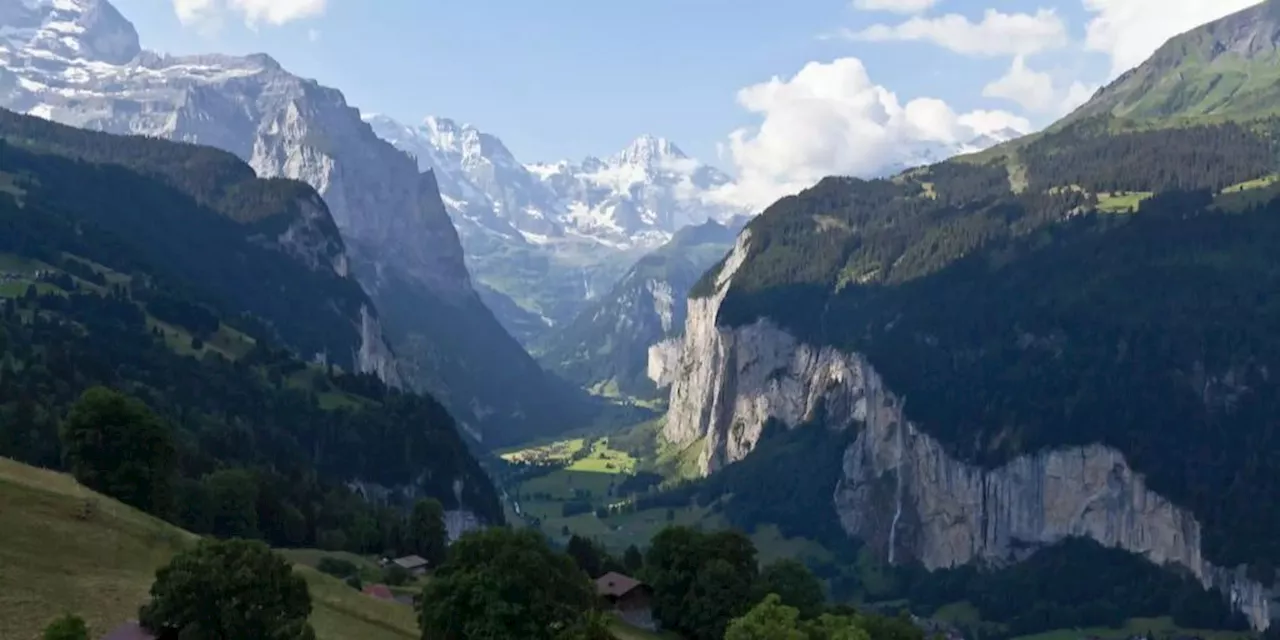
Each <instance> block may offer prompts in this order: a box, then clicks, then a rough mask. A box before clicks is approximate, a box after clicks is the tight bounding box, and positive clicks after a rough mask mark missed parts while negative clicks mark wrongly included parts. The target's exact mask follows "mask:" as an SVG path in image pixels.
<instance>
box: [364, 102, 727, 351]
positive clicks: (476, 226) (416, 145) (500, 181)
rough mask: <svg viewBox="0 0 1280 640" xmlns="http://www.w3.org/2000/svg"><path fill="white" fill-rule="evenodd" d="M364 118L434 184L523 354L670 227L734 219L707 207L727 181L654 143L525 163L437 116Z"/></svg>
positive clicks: (646, 140) (493, 141) (491, 140)
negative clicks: (600, 155) (417, 120)
mask: <svg viewBox="0 0 1280 640" xmlns="http://www.w3.org/2000/svg"><path fill="white" fill-rule="evenodd" d="M365 120H366V121H367V122H369V124H370V125H371V126H372V127H373V129H374V131H375V132H377V133H378V135H379V136H381V137H382V138H383V139H385V140H387V141H389V142H391V143H392V144H394V145H395V146H396V147H397V148H399V149H401V150H403V151H405V152H407V153H409V154H410V155H412V156H414V157H415V158H417V160H418V164H419V167H420V168H422V169H423V170H427V169H430V170H432V171H434V172H435V174H436V175H437V176H438V177H439V180H440V190H441V193H442V194H443V196H444V200H445V203H446V205H447V207H448V210H449V214H450V216H452V218H453V221H454V224H455V225H456V226H457V228H458V230H459V233H460V235H461V238H462V244H463V247H464V248H465V250H466V255H467V262H468V265H469V266H470V268H471V270H472V272H473V273H474V274H475V276H476V279H477V281H478V282H480V283H482V285H483V286H484V287H485V288H487V291H485V292H484V295H485V297H486V299H487V300H490V301H492V304H491V307H492V308H494V310H495V313H496V314H497V315H498V317H499V319H500V320H501V321H502V322H503V324H504V326H506V327H507V328H508V330H510V331H511V332H512V333H513V334H514V335H516V336H517V337H518V338H520V339H521V340H522V341H523V342H524V343H525V344H527V345H532V344H535V343H537V342H539V341H540V340H541V339H542V338H545V337H546V334H548V333H549V331H550V330H552V329H553V328H554V327H559V326H561V325H564V324H565V323H567V322H569V321H570V320H572V319H573V318H574V317H575V316H576V315H577V314H578V313H579V312H580V311H581V310H582V308H583V307H584V306H585V304H586V303H587V301H588V300H590V299H593V298H595V297H596V296H598V295H602V294H603V293H605V292H607V291H608V290H609V288H610V287H612V286H613V285H614V284H615V283H616V282H617V280H618V278H619V277H621V276H622V274H623V272H624V271H625V269H626V265H629V264H630V263H631V262H633V261H634V260H636V259H637V258H639V257H640V256H641V255H643V254H644V252H646V251H648V250H651V249H653V248H655V247H657V246H658V245H661V244H662V243H663V242H666V241H667V240H668V239H670V238H671V236H672V235H673V234H674V233H675V232H677V231H678V230H680V229H681V228H683V227H685V226H688V225H691V224H700V223H702V222H705V221H706V220H708V219H711V220H721V221H724V220H727V219H729V218H730V217H732V216H734V215H739V214H742V213H745V211H744V210H741V209H739V208H736V207H732V206H727V205H724V204H720V203H718V202H717V201H716V199H715V198H714V191H715V190H716V189H718V188H719V187H721V186H723V185H725V184H727V183H728V182H729V178H728V177H727V176H725V175H724V174H723V173H721V172H719V171H718V170H716V169H714V168H712V167H710V166H707V165H705V164H703V163H701V162H698V161H697V160H694V159H692V158H689V157H688V156H686V155H685V154H684V153H683V152H682V151H681V150H680V149H679V148H678V147H676V146H675V145H674V144H672V143H671V142H669V141H667V140H664V139H661V138H656V137H654V136H641V137H640V138H637V139H636V140H635V141H633V142H632V143H631V144H630V145H628V147H627V148H626V149H624V150H622V151H621V152H619V153H617V154H615V155H614V156H612V157H610V158H608V159H605V160H600V159H597V158H587V159H586V160H584V161H582V162H580V163H577V162H567V161H565V162H558V163H553V164H531V165H526V164H522V163H521V162H520V161H518V160H517V159H516V158H515V156H514V155H513V154H512V153H511V151H510V150H508V149H507V147H506V146H505V145H504V144H503V143H502V141H501V140H499V139H498V138H497V137H496V136H493V135H491V134H489V133H485V132H482V131H480V130H479V129H476V128H475V127H473V126H470V125H465V124H459V123H457V122H455V121H453V120H449V119H446V118H436V117H431V118H427V119H425V120H424V121H423V123H422V124H420V125H418V126H408V125H404V124H401V123H399V122H396V121H395V120H392V119H390V118H387V117H385V116H378V115H366V116H365ZM500 296H501V297H505V298H506V299H505V300H502V299H499V297H500ZM521 310H523V311H521Z"/></svg>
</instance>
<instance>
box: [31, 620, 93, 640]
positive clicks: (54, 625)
mask: <svg viewBox="0 0 1280 640" xmlns="http://www.w3.org/2000/svg"><path fill="white" fill-rule="evenodd" d="M41 637H42V638H43V639H44V640H89V626H88V625H86V624H85V623H84V619H83V618H81V617H80V616H77V615H73V614H70V613H68V614H67V615H64V616H62V617H61V618H58V619H57V620H54V621H53V622H50V623H49V626H47V627H45V628H44V635H43V636H41Z"/></svg>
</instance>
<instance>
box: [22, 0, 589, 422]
mask: <svg viewBox="0 0 1280 640" xmlns="http://www.w3.org/2000/svg"><path fill="white" fill-rule="evenodd" d="M0 24H4V25H6V26H9V27H10V28H9V29H7V30H6V31H5V33H4V36H3V38H0V106H3V107H6V108H10V109H13V110H15V111H19V112H23V113H30V114H32V115H38V116H40V117H43V118H47V119H50V120H54V121H57V122H62V123H64V124H70V125H73V126H78V127H81V128H88V129H96V130H102V131H106V132H109V133H130V134H138V133H141V134H145V135H150V136H155V137H161V138H168V139H175V140H180V141H185V142H195V143H200V144H205V145H209V146H213V147H216V148H220V149H224V150H226V151H229V152H231V153H233V154H235V155H236V156H238V157H240V158H241V159H243V160H245V161H246V162H248V164H249V165H250V166H252V167H253V168H254V170H255V171H257V173H258V174H259V175H263V176H276V177H288V178H294V179H298V180H301V181H303V182H306V183H308V184H310V185H312V186H313V187H314V188H315V189H316V190H317V191H318V192H319V193H320V194H321V196H322V197H323V198H324V200H325V203H326V204H327V207H328V210H329V212H330V213H331V215H332V217H333V220H334V222H335V223H336V225H337V227H338V229H339V231H340V232H341V234H342V237H343V240H344V241H345V244H346V248H347V251H348V253H349V255H350V268H351V271H352V273H354V274H355V276H356V278H357V279H358V280H359V281H360V282H361V284H362V285H363V286H364V287H365V289H366V290H367V291H368V293H369V294H370V296H371V297H372V298H373V300H374V303H375V304H376V306H377V308H378V309H379V311H380V312H381V313H380V316H381V318H382V320H383V323H384V325H385V326H386V327H387V328H388V333H389V335H388V338H389V340H390V342H391V343H393V344H394V345H395V346H396V351H397V355H398V356H399V357H400V359H401V360H403V365H404V369H405V371H406V372H407V382H408V383H409V384H410V386H412V387H414V388H416V389H425V390H428V391H431V392H433V393H434V394H435V395H437V397H439V398H440V399H441V400H442V401H444V402H445V403H446V404H447V405H448V407H449V409H450V411H452V412H454V414H455V415H456V416H457V418H458V420H459V422H460V423H461V424H463V425H466V426H468V427H469V430H470V432H471V433H472V434H473V435H478V436H481V437H484V438H486V440H489V439H494V438H496V439H497V440H502V439H504V438H513V437H514V438H523V437H526V436H533V435H535V434H533V433H531V432H530V433H522V431H525V430H529V429H532V430H537V429H539V428H546V427H545V426H543V425H551V424H556V421H555V420H554V419H553V417H558V416H559V415H560V412H559V410H558V408H557V405H559V406H561V407H576V409H574V408H571V409H570V410H569V414H570V415H571V416H573V417H572V418H571V419H570V420H576V419H578V418H582V419H584V420H585V419H586V417H585V416H586V414H587V413H589V412H590V411H592V410H593V409H591V408H590V405H589V403H588V401H587V399H586V398H585V397H581V396H580V395H579V394H578V393H576V392H575V391H574V390H573V389H572V388H570V387H568V386H567V385H563V384H561V383H560V382H559V381H557V380H555V379H554V377H552V376H549V375H548V374H546V373H544V372H542V371H541V369H540V368H539V367H538V366H537V364H536V363H535V362H534V361H533V359H532V358H531V357H530V356H529V355H528V354H527V353H525V352H524V350H523V348H522V347H520V345H519V344H518V343H517V342H516V341H515V340H514V339H512V338H511V337H510V336H509V335H508V334H507V332H506V331H505V329H503V327H502V326H501V325H500V324H499V323H498V322H497V320H496V319H495V318H494V317H493V314H492V312H491V311H490V310H489V308H488V307H486V306H485V305H484V304H483V303H482V302H481V301H480V299H479V297H478V296H477V295H476V293H475V291H474V289H473V287H472V285H471V279H470V274H469V273H468V270H467V265H466V263H465V261H464V254H463V249H462V246H461V244H460V243H459V240H458V234H457V230H456V229H455V228H454V226H453V224H452V222H451V220H450V218H449V215H448V213H447V211H446V209H445V206H444V204H443V202H441V201H440V196H439V192H438V189H437V188H436V187H437V183H436V176H434V175H432V174H431V173H430V172H425V173H424V172H421V171H419V169H418V166H417V164H416V163H415V162H414V161H413V160H412V159H411V158H410V157H408V156H407V155H406V154H404V153H403V152H401V151H399V150H397V149H395V148H394V147H393V146H392V145H390V144H389V143H387V142H385V141H383V140H382V139H381V138H379V137H377V136H376V135H375V134H374V132H373V130H372V128H370V127H369V125H367V124H366V123H364V122H363V121H362V120H361V119H360V117H359V112H358V111H357V110H356V109H354V108H353V107H351V106H349V105H348V104H347V103H346V100H345V98H344V97H343V95H342V93H341V92H339V91H338V90H336V89H332V88H328V87H324V86H322V85H320V84H319V83H318V82H316V81H314V80H308V79H303V78H300V77H297V76H294V75H292V74H290V73H288V72H287V71H286V70H284V69H283V68H282V67H281V66H280V65H279V64H278V63H277V62H276V61H275V60H273V59H272V58H270V57H269V56H266V55H252V56H242V57H237V56H225V55H216V54H213V55H196V56H167V55H159V54H155V53H152V52H148V51H145V50H142V49H141V47H140V46H139V45H138V44H137V42H138V38H137V32H136V30H135V29H134V28H133V25H132V24H131V23H129V22H128V20H127V19H125V18H124V17H123V16H121V15H120V14H119V12H118V11H116V10H115V9H114V7H113V6H112V5H111V4H110V3H109V2H107V0H39V1H37V0H0ZM68 25H69V26H68ZM64 36H65V37H64ZM51 42H52V43H54V44H56V45H57V46H51V45H49V43H51ZM108 45H109V46H108ZM130 54H132V55H130ZM126 57H128V59H127V60H125V58H126ZM393 296H394V297H396V299H393ZM410 300H412V302H410ZM432 308H435V313H432V314H429V313H427V312H426V310H428V309H432ZM388 310H390V311H389V312H388ZM427 327H431V328H432V329H431V330H427ZM442 329H447V330H448V331H447V333H449V334H450V335H452V336H454V337H455V338H456V337H458V336H460V335H462V336H467V337H468V338H469V339H468V340H465V341H459V340H456V339H455V340H453V341H452V342H441V341H440V339H438V338H436V337H435V336H434V335H433V332H437V331H439V330H442ZM482 344H484V345H487V346H486V347H483V348H482V347H481V346H480V345H482ZM490 358H493V359H496V360H497V361H501V362H505V363H507V364H506V365H505V366H502V367H498V368H496V369H495V370H496V371H500V372H506V375H509V376H510V378H509V379H507V380H505V382H504V384H503V389H502V390H501V391H499V390H498V389H496V388H495V387H494V386H493V383H494V380H492V377H491V376H492V375H493V374H492V373H490V374H489V375H488V376H486V375H482V374H480V373H479V372H477V371H475V369H474V368H473V367H468V366H465V365H464V363H467V362H471V361H474V362H482V361H485V360H486V359H490ZM513 390H514V392H513ZM535 425H537V426H535ZM486 432H487V433H486Z"/></svg>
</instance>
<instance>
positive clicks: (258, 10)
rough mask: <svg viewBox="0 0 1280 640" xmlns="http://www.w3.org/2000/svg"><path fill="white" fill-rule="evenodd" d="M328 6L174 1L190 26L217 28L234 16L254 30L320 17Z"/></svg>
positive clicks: (293, 0)
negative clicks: (223, 20)
mask: <svg viewBox="0 0 1280 640" xmlns="http://www.w3.org/2000/svg"><path fill="white" fill-rule="evenodd" d="M325 5H326V0H173V10H174V13H176V14H177V16H178V20H179V21H181V22H182V23H183V24H186V25H208V24H210V23H213V24H216V23H219V22H220V21H221V20H222V18H223V17H224V16H225V15H227V14H232V15H238V16H240V17H241V18H242V19H243V20H244V22H245V24H247V25H249V26H250V27H256V26H257V25H259V24H261V23H264V22H265V23H267V24H270V25H274V26H279V25H282V24H285V23H287V22H293V21H294V20H301V19H304V18H314V17H316V16H319V15H321V14H323V13H324V11H325Z"/></svg>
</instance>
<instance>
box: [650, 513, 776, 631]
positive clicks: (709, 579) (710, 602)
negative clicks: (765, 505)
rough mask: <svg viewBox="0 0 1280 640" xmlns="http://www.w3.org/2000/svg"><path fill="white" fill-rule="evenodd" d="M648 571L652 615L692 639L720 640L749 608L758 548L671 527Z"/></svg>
mask: <svg viewBox="0 0 1280 640" xmlns="http://www.w3.org/2000/svg"><path fill="white" fill-rule="evenodd" d="M645 569H646V577H647V579H648V582H649V584H650V586H651V587H653V591H654V600H653V609H654V616H655V617H656V618H657V619H658V620H659V621H660V622H661V623H662V625H663V626H664V627H667V628H669V629H672V630H674V631H677V632H679V633H680V634H682V635H684V636H686V637H688V638H692V639H693V640H720V638H722V637H723V636H724V630H725V628H726V627H727V626H728V624H729V621H730V620H732V619H733V618H736V617H738V616H741V615H742V614H744V613H746V612H747V611H748V610H749V609H750V608H751V604H752V600H751V596H752V591H753V589H754V585H755V581H756V549H755V546H754V545H753V544H752V543H751V540H750V539H749V538H747V537H746V536H744V535H742V534H741V533H737V532H732V531H724V532H717V533H712V534H704V533H702V532H700V531H697V530H694V529H691V528H689V527H669V528H667V529H664V530H663V531H661V532H660V533H658V535H656V536H654V538H653V542H652V544H651V545H650V547H649V552H648V555H647V556H646V557H645Z"/></svg>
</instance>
